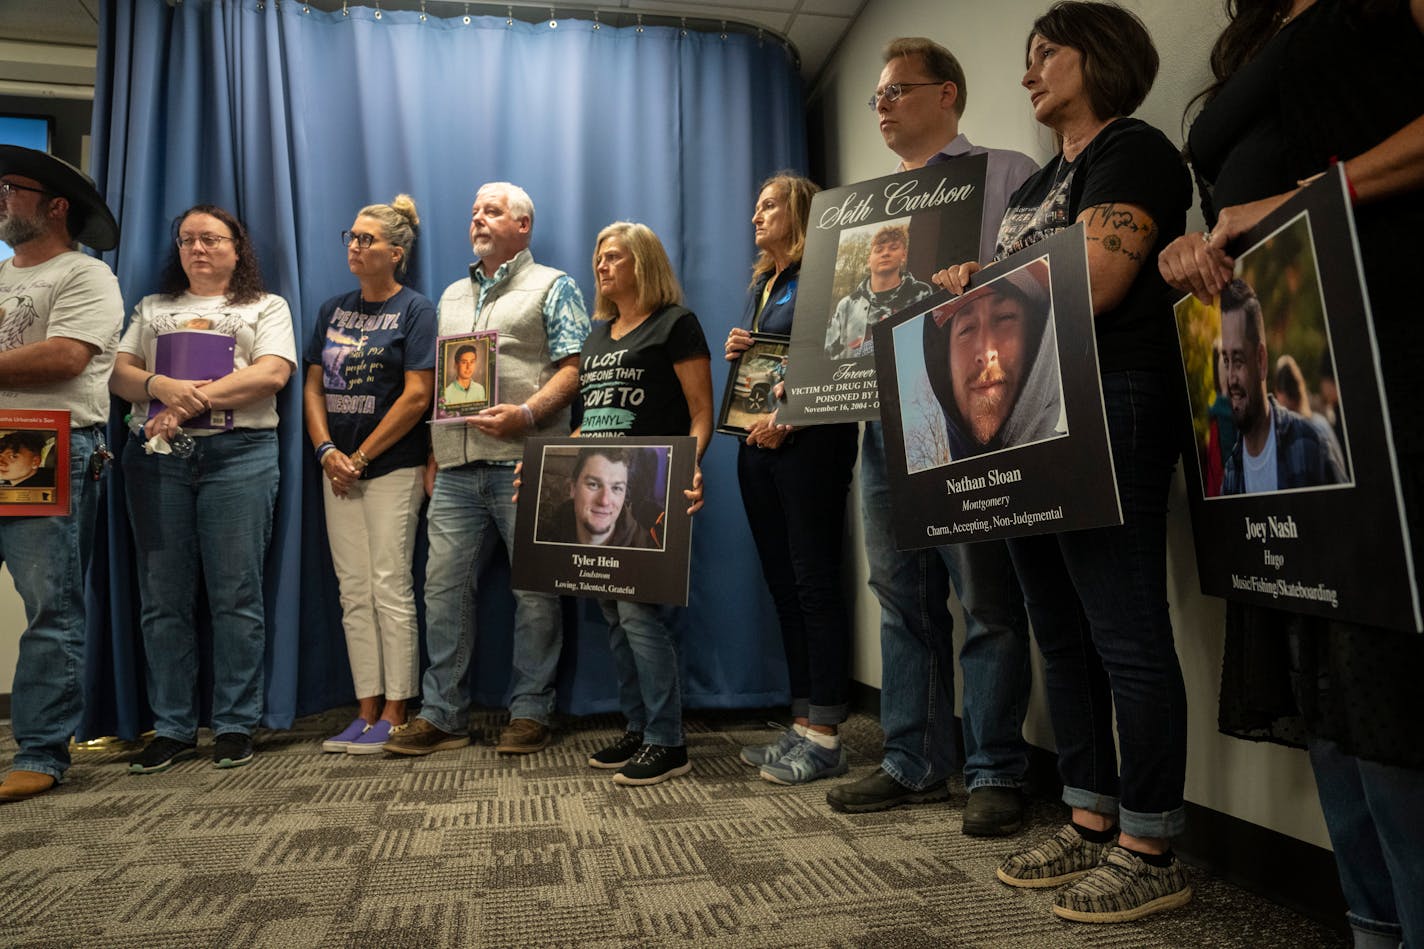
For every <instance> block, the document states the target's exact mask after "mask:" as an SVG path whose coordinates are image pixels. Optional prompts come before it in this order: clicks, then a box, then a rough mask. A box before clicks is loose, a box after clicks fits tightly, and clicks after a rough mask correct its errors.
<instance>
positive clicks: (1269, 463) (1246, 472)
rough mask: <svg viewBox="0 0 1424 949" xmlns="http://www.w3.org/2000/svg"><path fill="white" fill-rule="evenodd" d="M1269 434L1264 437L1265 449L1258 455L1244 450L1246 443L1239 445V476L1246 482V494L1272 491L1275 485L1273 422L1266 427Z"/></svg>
mask: <svg viewBox="0 0 1424 949" xmlns="http://www.w3.org/2000/svg"><path fill="white" fill-rule="evenodd" d="M1267 429H1268V432H1269V434H1267V435H1266V447H1265V448H1263V449H1261V453H1260V454H1259V455H1253V454H1251V453H1250V452H1249V451H1247V450H1246V443H1245V442H1242V443H1241V474H1242V476H1243V477H1244V478H1245V480H1246V493H1247V494H1255V493H1256V492H1258V491H1274V490H1276V488H1277V484H1276V426H1275V424H1274V422H1273V423H1272V424H1271V425H1269V426H1267Z"/></svg>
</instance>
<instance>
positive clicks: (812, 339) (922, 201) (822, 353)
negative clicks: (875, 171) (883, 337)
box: [777, 155, 988, 425]
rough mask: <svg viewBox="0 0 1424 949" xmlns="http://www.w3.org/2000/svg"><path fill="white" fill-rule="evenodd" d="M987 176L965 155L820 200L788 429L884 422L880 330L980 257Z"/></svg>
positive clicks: (801, 292) (785, 415) (790, 382)
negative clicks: (941, 275) (946, 271)
mask: <svg viewBox="0 0 1424 949" xmlns="http://www.w3.org/2000/svg"><path fill="white" fill-rule="evenodd" d="M987 167H988V159H987V158H986V157H985V156H983V155H972V156H965V157H963V158H956V159H953V160H952V161H946V162H940V163H937V164H933V165H928V166H926V167H924V168H919V169H916V170H914V171H905V172H900V173H898V174H894V175H888V176H886V177H884V178H875V179H872V180H870V181H862V182H858V183H856V184H853V185H847V186H845V187H843V188H832V189H830V190H828V191H822V192H820V193H818V194H817V195H816V196H815V197H814V198H813V199H812V200H811V218H810V223H809V225H808V227H807V231H806V249H805V252H804V254H803V256H802V259H801V278H800V283H799V288H798V290H797V294H796V314H795V319H794V321H793V322H792V328H791V345H790V347H789V350H788V353H787V367H786V401H785V403H784V404H783V405H782V406H781V408H780V410H779V411H778V413H777V420H778V421H780V422H785V423H788V424H793V425H816V424H821V423H831V422H854V421H860V420H864V419H878V418H880V392H879V390H878V388H877V386H876V378H875V343H874V337H873V335H872V332H871V328H872V327H873V326H874V325H875V324H876V323H878V322H880V321H881V320H883V319H885V318H886V317H888V316H890V315H891V314H892V313H896V312H899V311H901V310H904V309H905V308H907V307H913V306H915V305H916V304H918V303H919V302H920V301H921V300H922V299H924V298H925V297H927V296H929V295H930V294H931V293H932V292H934V289H935V288H934V286H933V285H931V284H930V282H929V281H930V275H931V274H933V273H934V272H935V271H937V270H940V269H942V268H943V267H945V266H948V265H949V264H953V263H959V262H960V261H964V260H974V259H975V258H977V257H978V256H979V232H980V219H981V217H982V215H983V209H984V175H985V169H986V168H987Z"/></svg>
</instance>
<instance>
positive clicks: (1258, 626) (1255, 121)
mask: <svg viewBox="0 0 1424 949" xmlns="http://www.w3.org/2000/svg"><path fill="white" fill-rule="evenodd" d="M1228 10H1229V11H1230V12H1232V14H1233V16H1232V18H1231V22H1230V23H1229V24H1228V26H1227V28H1226V30H1225V31H1224V32H1223V33H1222V34H1221V37H1220V38H1219V39H1218V40H1217V42H1216V45H1215V47H1214V48H1213V50H1212V58H1211V65H1212V72H1213V74H1214V75H1215V77H1216V81H1215V83H1214V84H1213V85H1211V86H1210V87H1209V88H1208V89H1207V90H1206V92H1205V93H1203V98H1204V99H1205V106H1204V108H1203V109H1202V112H1201V114H1200V115H1199V116H1198V117H1197V119H1196V121H1195V122H1194V123H1193V125H1192V129H1191V134H1190V135H1189V136H1188V140H1187V147H1188V153H1189V156H1190V158H1191V161H1192V166H1193V168H1194V170H1195V171H1196V174H1197V177H1198V181H1199V183H1200V185H1201V193H1202V195H1203V199H1202V210H1203V212H1204V214H1205V215H1206V218H1207V221H1208V222H1209V223H1210V224H1211V227H1212V230H1211V231H1210V233H1205V234H1204V233H1193V234H1188V235H1186V236H1184V237H1182V238H1180V239H1179V240H1177V241H1175V242H1173V243H1172V244H1170V245H1169V246H1168V247H1167V248H1166V249H1165V250H1164V251H1163V252H1162V254H1161V257H1160V258H1159V261H1158V265H1159V267H1160V269H1161V272H1162V275H1163V276H1164V277H1166V278H1167V280H1168V282H1169V283H1171V284H1172V285H1173V286H1174V287H1176V288H1177V289H1178V290H1180V291H1182V292H1183V293H1194V294H1196V295H1197V296H1198V297H1200V298H1201V299H1203V300H1210V299H1211V298H1213V297H1215V296H1216V295H1217V294H1218V293H1220V292H1221V290H1222V289H1223V288H1224V287H1225V286H1226V284H1227V282H1228V281H1230V280H1231V279H1232V276H1233V263H1234V262H1233V260H1232V258H1231V257H1229V256H1227V254H1226V252H1225V248H1226V246H1227V244H1228V243H1229V242H1230V241H1231V240H1232V239H1233V238H1234V237H1236V236H1237V235H1239V234H1241V233H1243V232H1245V231H1247V230H1249V229H1250V228H1251V227H1253V226H1254V225H1255V224H1256V223H1257V222H1258V221H1260V220H1261V218H1262V217H1264V216H1265V215H1266V214H1268V213H1269V212H1270V211H1272V210H1274V209H1275V208H1276V207H1277V206H1278V205H1280V204H1281V203H1282V202H1283V201H1284V200H1286V199H1287V198H1289V197H1290V196H1291V194H1293V193H1294V191H1295V190H1296V189H1297V188H1298V186H1299V184H1300V182H1302V181H1304V180H1305V179H1309V178H1311V177H1313V176H1315V175H1316V174H1318V173H1319V172H1321V171H1324V170H1326V169H1327V168H1329V167H1330V166H1331V165H1332V164H1334V163H1335V162H1336V161H1340V162H1343V163H1344V166H1345V172H1346V175H1347V178H1348V180H1349V182H1350V190H1351V196H1352V198H1353V200H1354V202H1355V209H1354V214H1355V224H1356V229H1357V233H1358V237H1359V244H1360V252H1361V255H1362V258H1363V261H1364V269H1365V276H1366V280H1367V283H1368V287H1369V295H1370V306H1371V310H1372V312H1373V317H1374V328H1375V334H1376V337H1377V339H1378V343H1379V348H1378V352H1379V359H1380V366H1381V369H1382V372H1383V376H1384V388H1385V393H1386V396H1387V398H1388V400H1389V409H1390V420H1391V428H1392V436H1393V440H1394V449H1395V456H1396V459H1397V461H1398V464H1399V474H1400V479H1401V481H1402V483H1403V487H1404V505H1405V510H1406V514H1407V520H1408V524H1409V528H1410V531H1411V535H1412V536H1411V545H1412V549H1413V556H1414V563H1415V569H1416V571H1417V570H1418V565H1419V564H1420V563H1421V559H1420V558H1421V556H1424V546H1421V535H1424V512H1421V510H1420V505H1421V503H1424V502H1421V499H1424V405H1421V403H1420V400H1419V397H1418V393H1417V391H1416V390H1417V375H1418V368H1419V365H1420V363H1421V359H1424V331H1421V329H1420V328H1419V324H1418V320H1417V319H1416V318H1413V317H1410V316H1407V315H1406V314H1409V313H1411V312H1417V310H1418V299H1419V295H1418V289H1417V286H1416V284H1417V282H1418V277H1417V276H1416V274H1417V271H1418V256H1419V255H1418V236H1419V234H1421V233H1424V84H1421V83H1420V81H1419V79H1420V67H1419V64H1420V63H1421V62H1424V0H1375V2H1365V3H1347V2H1343V0H1319V2H1312V0H1277V2H1274V3H1262V4H1259V5H1254V6H1253V5H1245V4H1242V5H1240V6H1239V8H1232V7H1228ZM1322 62H1328V63H1330V67H1331V70H1332V71H1335V70H1339V72H1338V73H1337V75H1357V76H1361V77H1368V81H1367V83H1366V84H1365V85H1364V86H1361V85H1359V84H1352V85H1350V87H1349V88H1346V87H1345V85H1342V84H1340V83H1319V82H1318V81H1317V77H1318V72H1317V71H1316V70H1317V69H1318V66H1319V64H1320V63H1322ZM1348 396H1349V393H1348V392H1347V393H1345V398H1348ZM1420 682H1424V638H1421V637H1420V636H1418V635H1417V634H1414V633H1407V632H1397V631H1394V630H1387V629H1373V628H1364V627H1360V626H1355V625H1351V624H1346V623H1338V622H1330V621H1328V620H1325V619H1318V618H1313V617H1306V616H1299V615H1294V614H1288V613H1282V612H1278V611H1275V610H1268V609H1262V608H1257V607H1250V606H1245V605H1242V604H1237V603H1228V604H1227V636H1226V652H1225V659H1224V665H1223V669H1222V691H1221V717H1220V723H1221V728H1222V730H1223V731H1224V732H1226V733H1228V734H1233V735H1237V736H1240V737H1243V738H1250V739H1255V740H1262V739H1264V740H1269V741H1277V742H1282V743H1285V744H1292V745H1300V744H1302V743H1304V744H1306V745H1307V746H1308V747H1309V750H1310V760H1311V765H1312V767H1313V768H1314V771H1315V778H1316V787H1317V789H1318V790H1319V794H1320V803H1321V807H1322V809H1323V811H1324V813H1325V819H1326V825H1327V827H1328V828H1329V831H1330V839H1331V842H1332V844H1333V845H1334V850H1335V861H1336V866H1337V868H1338V870H1339V873H1340V882H1341V885H1342V889H1343V890H1344V893H1345V898H1346V902H1347V903H1348V905H1349V921H1350V925H1351V926H1352V927H1353V929H1354V930H1355V945H1356V946H1394V945H1397V944H1398V943H1399V942H1400V941H1401V940H1403V943H1404V944H1405V945H1410V946H1412V945H1418V944H1424V900H1421V899H1420V894H1421V893H1424V821H1421V820H1420V819H1419V815H1418V808H1419V802H1420V801H1421V800H1424V742H1421V741H1420V737H1419V712H1418V702H1419V698H1418V691H1419V684H1420Z"/></svg>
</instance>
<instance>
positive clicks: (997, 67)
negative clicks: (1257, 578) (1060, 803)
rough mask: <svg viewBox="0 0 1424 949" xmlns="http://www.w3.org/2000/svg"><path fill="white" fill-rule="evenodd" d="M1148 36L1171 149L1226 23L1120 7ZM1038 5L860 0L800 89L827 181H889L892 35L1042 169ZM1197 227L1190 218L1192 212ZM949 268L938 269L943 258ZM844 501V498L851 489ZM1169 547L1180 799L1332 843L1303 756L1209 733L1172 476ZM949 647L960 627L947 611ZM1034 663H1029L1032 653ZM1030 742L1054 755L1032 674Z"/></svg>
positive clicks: (867, 641) (1144, 112)
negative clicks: (1031, 78) (819, 122)
mask: <svg viewBox="0 0 1424 949" xmlns="http://www.w3.org/2000/svg"><path fill="white" fill-rule="evenodd" d="M1125 5H1126V6H1128V7H1129V8H1131V9H1133V10H1136V11H1137V12H1138V13H1139V14H1140V15H1141V16H1142V18H1143V20H1144V21H1145V22H1146V23H1147V26H1148V28H1149V29H1150V30H1151V31H1152V34H1153V38H1154V40H1155V42H1156V44H1157V49H1158V52H1159V54H1160V55H1161V57H1162V66H1161V70H1160V72H1159V73H1158V77H1157V82H1156V84H1155V86H1154V88H1153V92H1152V94H1151V95H1150V96H1149V97H1148V99H1147V101H1146V103H1144V105H1143V107H1142V109H1140V110H1139V111H1138V113H1137V115H1138V116H1139V117H1140V118H1142V119H1143V120H1145V121H1147V122H1149V123H1151V124H1153V125H1155V126H1157V127H1158V128H1160V129H1161V130H1162V131H1163V132H1165V133H1167V135H1168V136H1169V137H1171V138H1172V139H1173V140H1174V141H1177V142H1180V140H1181V116H1182V110H1183V108H1184V107H1185V106H1186V103H1187V101H1188V100H1189V99H1190V98H1191V97H1192V96H1194V95H1195V94H1196V93H1197V92H1198V91H1200V90H1201V89H1202V88H1203V87H1204V86H1205V85H1206V82H1207V79H1208V76H1209V72H1208V68H1207V56H1208V52H1209V50H1210V47H1211V43H1212V41H1213V40H1214V39H1215V37H1216V34H1217V33H1218V32H1219V30H1220V28H1221V26H1222V24H1223V23H1224V16H1223V14H1222V11H1221V3H1220V2H1219V0H1136V2H1134V0H1127V2H1126V3H1125ZM1047 7H1048V3H1047V0H995V2H993V3H989V2H987V0H875V2H873V3H867V4H866V5H865V9H864V11H863V12H862V13H861V15H860V17H859V19H858V20H857V21H856V23H855V25H854V26H853V27H852V29H851V31H850V33H849V34H848V36H847V37H846V40H845V42H844V43H843V44H842V46H841V48H840V49H839V50H837V52H836V54H835V56H834V57H833V59H832V60H831V62H830V64H829V65H828V67H827V69H826V71H825V72H824V73H823V75H822V76H821V78H820V80H819V81H818V83H817V85H816V87H815V88H814V89H813V90H812V91H811V108H812V110H813V111H820V112H821V113H822V115H823V122H824V129H825V131H824V134H825V142H824V145H825V150H826V178H827V180H826V181H825V182H823V184H825V185H828V186H836V185H841V184H845V183H848V182H852V181H858V180H861V179H865V178H872V177H876V176H878V175H883V174H887V173H889V172H890V171H892V170H893V168H894V164H895V157H894V156H893V155H892V154H891V153H890V152H889V151H888V150H887V149H886V148H885V144H884V142H883V141H882V140H881V138H880V134H879V131H878V129H877V126H876V123H875V120H874V117H873V116H872V115H871V114H870V112H869V110H868V109H867V108H866V106H865V101H866V99H867V98H868V97H869V95H870V93H871V92H872V91H874V89H875V83H876V80H877V78H878V77H879V74H880V68H881V65H882V62H881V58H880V50H881V47H882V46H883V45H884V43H885V41H886V40H888V39H890V38H892V37H895V36H929V37H931V38H933V39H936V40H938V41H939V42H941V43H944V44H945V45H946V46H948V47H949V48H950V49H951V50H952V51H953V52H954V53H955V55H956V56H958V58H959V60H960V62H961V63H962V64H963V66H964V70H965V75H966V79H967V82H966V85H967V86H968V90H967V91H968V96H967V100H966V102H967V108H966V111H965V114H964V118H963V120H962V122H961V126H960V128H961V131H963V132H964V133H965V134H966V135H967V136H968V137H969V138H970V139H971V140H972V141H974V142H976V143H978V144H981V145H992V146H996V147H1000V148H1015V149H1018V150H1020V151H1023V152H1027V153H1028V154H1030V155H1033V156H1034V157H1035V158H1037V159H1039V161H1040V162H1043V161H1047V160H1048V159H1049V158H1051V157H1052V155H1053V140H1052V137H1051V135H1050V134H1049V133H1048V132H1046V131H1045V130H1043V129H1042V128H1041V127H1040V126H1038V125H1037V123H1036V122H1034V120H1033V117H1032V114H1031V113H1030V111H1029V107H1028V100H1027V95H1026V94H1025V92H1024V90H1023V88H1022V87H1021V86H1020V85H1019V80H1020V78H1021V77H1022V75H1023V70H1024V41H1025V39H1026V37H1027V33H1028V30H1029V28H1030V26H1031V25H1032V23H1033V20H1034V18H1035V17H1037V16H1038V15H1039V14H1041V13H1042V12H1043V11H1044V10H1046V9H1047ZM1193 219H1194V221H1195V222H1196V223H1197V224H1199V223H1200V213H1199V212H1196V211H1194V212H1193ZM946 263H949V262H948V261H946ZM852 494H853V495H854V494H855V492H854V491H853V492H852ZM1171 508H1172V513H1171V516H1170V523H1169V538H1168V598H1169V601H1170V603H1171V605H1172V623H1173V626H1174V628H1175V630H1176V635H1177V651H1178V653H1179V655H1180V656H1181V661H1182V670H1183V673H1184V674H1185V676H1186V682H1187V695H1188V700H1189V731H1188V745H1187V748H1188V761H1187V799H1188V800H1190V801H1193V802H1194V803H1197V804H1201V805H1204V806H1206V807H1210V808H1212V809H1214V810H1217V811H1221V812H1223V813H1226V814H1231V815H1233V816H1235V817H1239V818H1241V819H1243V820H1248V821H1251V822H1252V823H1255V824H1259V825H1262V826H1264V827H1268V828H1270V829H1272V830H1275V831H1278V832H1280V833H1284V834H1288V835H1290V836H1292V837H1297V838H1299V839H1301V840H1305V841H1308V842H1310V843H1314V844H1317V845H1319V846H1322V847H1329V846H1330V843H1329V840H1328V838H1327V837H1326V833H1325V824H1324V820H1323V818H1322V817H1321V814H1320V807H1319V804H1318V803H1317V802H1316V797H1315V783H1314V780H1313V778H1312V777H1311V774H1310V766H1309V763H1308V762H1307V760H1306V757H1305V755H1304V753H1302V752H1298V751H1293V750H1291V749H1286V748H1281V747H1278V746H1274V745H1266V744H1258V743H1253V742H1244V741H1238V740H1235V739H1230V738H1226V737H1224V736H1222V735H1220V734H1218V733H1217V731H1216V711H1217V694H1218V686H1219V682H1220V676H1221V651H1222V631H1221V627H1222V616H1223V613H1224V609H1223V606H1222V602H1221V601H1219V600H1216V599H1210V598H1207V597H1204V596H1202V595H1201V593H1200V586H1199V584H1198V580H1197V573H1196V562H1195V556H1194V553H1193V549H1192V542H1191V524H1190V520H1189V518H1188V516H1187V509H1186V495H1185V489H1184V486H1183V481H1182V476H1181V474H1180V472H1179V474H1178V476H1177V480H1176V483H1175V484H1174V486H1173V491H1172V497H1171ZM850 522H851V523H852V524H853V525H854V526H853V528H852V531H853V534H854V537H853V542H852V543H851V544H850V545H849V547H850V549H851V550H852V551H856V552H857V553H855V554H854V555H853V557H852V560H853V562H852V563H851V564H850V565H849V566H850V569H851V570H852V572H853V573H854V576H855V584H854V587H853V589H854V591H855V618H856V664H855V677H856V679H857V680H859V681H862V682H865V683H868V684H870V685H874V686H879V684H880V671H881V670H880V649H879V617H880V609H879V605H878V604H877V603H876V602H875V597H874V596H873V595H872V594H871V593H870V591H869V588H868V587H867V586H866V583H865V580H866V576H867V568H866V564H865V557H864V553H863V551H864V545H863V544H862V543H861V542H860V536H859V535H860V513H859V510H856V511H854V512H853V514H852V517H851V518H850ZM956 623H957V624H958V626H957V629H956V634H957V638H959V637H962V633H963V624H962V623H961V622H959V617H958V616H957V615H956ZM1035 658H1036V657H1035ZM1037 679H1038V681H1037V683H1036V687H1035V697H1034V703H1033V707H1032V709H1031V710H1030V713H1029V719H1030V720H1029V724H1028V728H1027V733H1028V736H1029V738H1030V740H1032V741H1033V742H1034V743H1035V744H1038V745H1041V746H1043V747H1047V748H1051V747H1052V746H1053V738H1052V734H1053V733H1052V729H1051V728H1050V727H1049V724H1048V719H1047V714H1046V709H1045V706H1044V703H1043V692H1042V675H1041V673H1038V675H1037Z"/></svg>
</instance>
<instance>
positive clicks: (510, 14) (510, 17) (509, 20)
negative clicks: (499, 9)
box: [504, 5, 514, 30]
mask: <svg viewBox="0 0 1424 949" xmlns="http://www.w3.org/2000/svg"><path fill="white" fill-rule="evenodd" d="M504 25H505V27H506V28H508V29H511V30H512V29H514V7H513V6H512V5H511V6H507V7H505V8H504Z"/></svg>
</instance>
